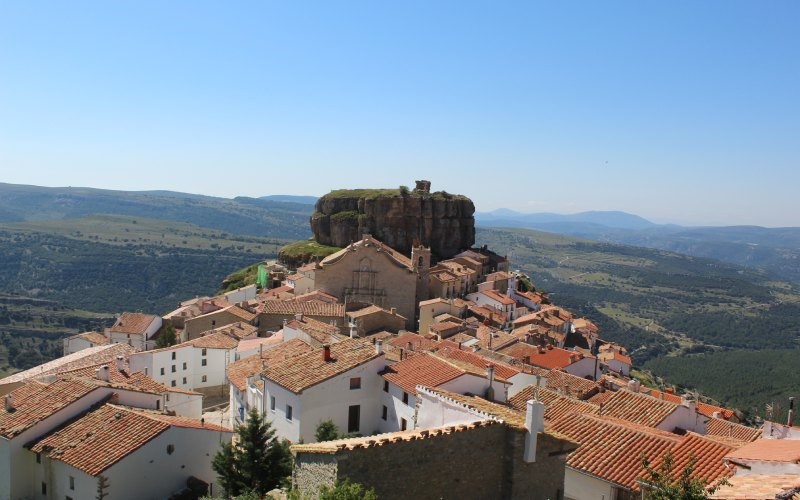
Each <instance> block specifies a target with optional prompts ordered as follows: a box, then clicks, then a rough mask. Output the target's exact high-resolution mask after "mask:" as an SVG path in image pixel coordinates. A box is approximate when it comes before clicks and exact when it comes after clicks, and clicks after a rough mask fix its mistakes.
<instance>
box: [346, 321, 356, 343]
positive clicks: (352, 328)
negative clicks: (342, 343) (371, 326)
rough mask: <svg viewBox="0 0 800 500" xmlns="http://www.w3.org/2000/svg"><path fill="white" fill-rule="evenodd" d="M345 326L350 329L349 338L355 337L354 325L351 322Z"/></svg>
mask: <svg viewBox="0 0 800 500" xmlns="http://www.w3.org/2000/svg"><path fill="white" fill-rule="evenodd" d="M347 326H349V327H350V338H351V339H354V338H355V337H356V324H355V323H354V322H352V321H351V322H350V323H348V325H347Z"/></svg>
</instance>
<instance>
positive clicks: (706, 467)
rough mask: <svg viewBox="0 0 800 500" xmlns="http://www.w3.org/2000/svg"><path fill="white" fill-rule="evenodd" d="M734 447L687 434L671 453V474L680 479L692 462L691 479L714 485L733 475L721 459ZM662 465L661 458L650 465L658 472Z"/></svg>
mask: <svg viewBox="0 0 800 500" xmlns="http://www.w3.org/2000/svg"><path fill="white" fill-rule="evenodd" d="M735 448H736V446H734V445H732V444H726V443H721V442H719V441H717V440H714V439H709V438H706V437H704V436H701V435H699V434H695V433H694V432H689V433H687V435H686V437H685V438H684V439H683V441H681V442H680V443H679V444H678V445H677V446H675V447H673V448H672V450H671V452H672V474H671V477H672V479H674V480H677V479H680V476H681V473H682V471H683V470H684V469H685V468H686V467H687V466H688V465H689V462H690V461H691V460H694V461H695V462H694V466H693V467H692V472H693V474H692V477H693V478H695V479H699V480H701V481H703V482H705V483H706V484H708V485H712V484H714V483H716V482H717V481H718V480H720V479H722V478H723V477H730V476H731V475H733V473H732V472H731V471H730V470H729V469H728V467H726V466H725V463H724V462H723V460H722V458H723V457H724V456H725V455H727V454H728V453H730V452H731V451H732V450H734V449H735ZM662 463H663V457H660V458H657V459H656V460H654V461H653V462H652V464H651V467H652V468H653V469H656V470H658V469H659V467H660V466H661V464H662Z"/></svg>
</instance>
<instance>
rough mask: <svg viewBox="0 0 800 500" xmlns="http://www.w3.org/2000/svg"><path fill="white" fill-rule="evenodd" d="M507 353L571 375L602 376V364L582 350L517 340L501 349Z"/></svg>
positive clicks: (535, 364) (526, 361) (524, 361)
mask: <svg viewBox="0 0 800 500" xmlns="http://www.w3.org/2000/svg"><path fill="white" fill-rule="evenodd" d="M498 352H500V353H501V354H505V355H506V356H509V357H511V358H514V359H516V360H517V361H520V362H522V363H523V364H525V365H533V366H538V367H540V368H546V369H548V370H553V369H557V370H564V371H565V372H567V373H569V374H570V375H575V376H577V377H584V378H590V379H593V380H596V379H597V378H598V377H599V376H600V364H599V363H598V362H597V360H596V359H595V358H594V356H590V355H586V354H583V353H581V352H576V351H568V350H566V349H561V348H559V347H553V346H552V345H548V346H546V347H545V346H533V345H530V344H526V343H523V342H517V343H514V344H511V345H509V346H507V347H504V348H502V349H500V350H499V351H498Z"/></svg>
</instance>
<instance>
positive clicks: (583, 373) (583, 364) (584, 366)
mask: <svg viewBox="0 0 800 500" xmlns="http://www.w3.org/2000/svg"><path fill="white" fill-rule="evenodd" d="M594 366H595V359H594V358H582V359H580V360H578V361H576V362H574V363H572V364H570V365H567V366H565V367H564V371H565V372H567V373H569V374H570V375H575V376H576V377H581V378H586V377H593V378H595V379H596V378H598V377H600V374H601V373H600V366H601V364H600V362H599V361H598V362H597V371H595V369H594Z"/></svg>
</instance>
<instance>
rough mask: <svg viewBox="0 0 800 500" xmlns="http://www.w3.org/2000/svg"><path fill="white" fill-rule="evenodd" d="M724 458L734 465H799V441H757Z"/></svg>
mask: <svg viewBox="0 0 800 500" xmlns="http://www.w3.org/2000/svg"><path fill="white" fill-rule="evenodd" d="M725 458H726V459H728V460H730V461H732V462H735V463H738V462H740V461H756V462H779V463H788V464H800V440H798V439H757V440H755V441H753V442H752V443H747V444H745V445H743V446H742V447H741V448H739V449H737V450H734V451H732V452H730V453H728V455H727V456H726V457H725Z"/></svg>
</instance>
